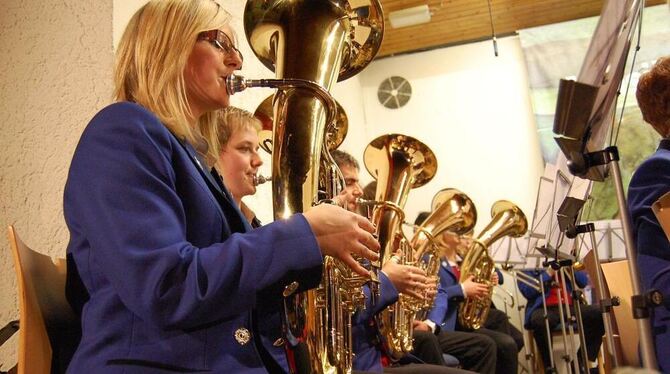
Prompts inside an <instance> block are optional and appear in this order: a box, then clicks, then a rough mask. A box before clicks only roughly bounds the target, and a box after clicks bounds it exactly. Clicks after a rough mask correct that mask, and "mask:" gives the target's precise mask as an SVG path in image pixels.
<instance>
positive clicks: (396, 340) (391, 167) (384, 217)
mask: <svg viewBox="0 0 670 374" xmlns="http://www.w3.org/2000/svg"><path fill="white" fill-rule="evenodd" d="M363 160H364V163H365V167H366V168H367V170H368V172H369V173H370V174H371V175H372V176H373V177H374V178H375V179H376V180H377V190H376V192H375V203H374V205H375V208H374V210H373V212H372V222H373V223H374V224H375V225H376V227H377V229H376V234H377V235H378V239H379V243H380V245H381V250H380V253H379V258H380V259H379V261H378V263H376V264H373V266H374V268H375V269H381V267H382V266H383V264H385V263H386V261H389V260H390V259H391V257H392V256H393V255H394V254H395V253H396V252H398V251H400V252H401V256H400V258H401V260H400V262H401V263H405V262H407V263H410V264H411V263H412V262H413V261H412V250H411V247H410V245H409V242H408V240H407V239H406V238H405V237H404V235H403V233H402V228H401V224H402V222H403V221H404V216H405V214H404V212H403V210H402V209H403V207H404V206H405V203H406V202H407V195H408V193H409V190H410V189H412V188H417V187H421V186H423V185H424V184H426V183H428V182H429V181H430V180H431V179H432V178H433V177H434V176H435V172H436V171H437V159H436V158H435V154H434V153H433V152H432V151H431V150H430V148H428V147H427V146H426V145H425V144H423V143H421V142H420V141H418V140H416V139H414V138H412V137H409V136H406V135H400V134H390V135H383V136H380V137H378V138H376V139H374V140H373V141H372V142H370V144H368V146H367V147H366V149H365V152H364V154H363ZM409 300H410V298H409V297H408V296H406V295H402V294H401V295H400V297H399V301H398V302H397V303H395V304H394V305H391V306H389V307H388V308H386V309H384V311H382V312H381V313H380V314H379V315H378V316H377V317H376V322H377V327H378V328H379V331H380V334H381V335H382V340H383V347H384V349H385V351H386V353H387V354H388V355H389V356H390V357H391V358H393V359H399V358H400V357H401V356H402V355H404V352H405V351H406V350H407V347H410V350H411V345H412V337H411V336H398V334H397V331H400V330H401V329H403V328H404V325H405V322H404V321H405V320H406V319H405V318H404V313H405V310H407V309H408V308H407V307H406V304H407V303H409V302H410V301H409Z"/></svg>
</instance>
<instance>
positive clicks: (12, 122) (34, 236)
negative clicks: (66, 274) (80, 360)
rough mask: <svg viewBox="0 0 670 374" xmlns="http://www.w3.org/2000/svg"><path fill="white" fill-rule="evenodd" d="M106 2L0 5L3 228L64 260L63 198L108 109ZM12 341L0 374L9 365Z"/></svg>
mask: <svg viewBox="0 0 670 374" xmlns="http://www.w3.org/2000/svg"><path fill="white" fill-rule="evenodd" d="M111 14H112V1H111V0H106V1H74V2H73V1H64V0H4V1H3V2H2V11H0V50H1V51H2V53H0V77H1V80H2V84H1V85H0V118H2V121H3V122H2V135H0V170H2V172H1V173H0V191H1V192H0V224H1V225H2V226H1V228H2V237H3V238H4V237H6V236H5V234H4V233H5V232H6V231H4V230H5V225H8V224H13V225H15V226H16V229H17V231H18V233H19V235H20V236H21V237H22V238H23V239H24V241H25V242H26V243H27V244H28V245H30V246H31V247H33V248H34V249H36V250H39V251H40V252H44V253H48V254H50V255H52V256H61V257H62V256H65V246H66V245H67V241H68V232H67V229H66V227H65V222H64V220H63V210H62V196H63V187H64V184H65V178H66V175H67V170H68V166H69V164H70V159H71V157H72V152H73V151H74V147H75V146H76V144H77V141H78V140H79V135H80V134H81V130H82V129H83V128H84V126H85V125H86V123H87V122H88V120H89V119H90V118H91V117H92V116H93V114H94V113H95V112H97V111H98V110H99V109H101V108H102V107H103V106H105V105H106V104H107V103H109V101H110V98H111V92H112V91H111V90H112V85H111V76H112V63H113V55H112V16H111ZM0 243H2V245H1V247H0V249H1V251H0V298H1V299H2V302H1V303H0V325H2V326H4V324H5V323H7V322H9V321H10V320H12V319H15V318H17V317H18V309H17V302H16V281H15V276H14V266H13V262H12V257H11V255H10V252H9V244H8V242H7V240H5V239H3V240H2V241H0ZM12 343H16V339H15V338H13V339H12V340H10V342H9V343H8V344H5V345H3V347H2V349H1V350H0V363H2V369H3V370H7V369H8V368H9V367H11V366H12V365H14V364H15V363H16V357H15V354H16V353H15V352H16V350H15V344H12Z"/></svg>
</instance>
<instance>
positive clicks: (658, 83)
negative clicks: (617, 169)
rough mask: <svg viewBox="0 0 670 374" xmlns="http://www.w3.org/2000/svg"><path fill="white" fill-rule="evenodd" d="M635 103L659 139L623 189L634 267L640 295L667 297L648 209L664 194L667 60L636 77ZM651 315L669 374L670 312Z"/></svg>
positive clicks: (656, 228)
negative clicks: (648, 292) (625, 190)
mask: <svg viewBox="0 0 670 374" xmlns="http://www.w3.org/2000/svg"><path fill="white" fill-rule="evenodd" d="M636 95H637V102H638V105H639V106H640V110H641V111H642V118H643V119H644V121H645V122H647V123H649V124H650V125H651V126H652V127H653V128H654V130H656V132H657V133H658V134H659V135H661V137H662V138H663V139H661V142H660V144H659V146H658V149H657V150H656V153H654V154H653V155H651V156H650V157H649V158H648V159H646V160H645V161H644V162H643V163H642V164H641V165H640V166H639V167H638V168H637V170H636V171H635V173H634V174H633V178H632V179H631V181H630V185H629V186H628V208H629V210H630V216H631V221H632V225H633V235H634V237H635V243H636V246H637V251H638V266H639V268H640V275H641V278H642V286H643V288H644V289H645V290H649V289H652V288H655V289H658V290H660V291H661V292H663V293H664V294H665V297H666V298H669V297H670V242H668V238H667V237H666V235H665V233H664V232H663V229H662V228H661V226H660V225H659V223H658V220H657V219H656V216H655V215H654V213H653V211H652V210H651V205H652V204H653V203H654V202H655V201H656V200H658V199H659V198H660V197H661V196H663V195H664V194H665V193H666V192H668V191H670V57H668V56H666V57H661V58H659V59H658V60H657V61H656V64H654V66H653V67H652V68H651V70H649V71H648V72H646V73H644V74H642V76H640V80H639V82H638V85H637V93H636ZM667 305H668V304H666V305H664V306H660V307H657V308H655V309H654V310H653V313H652V319H651V320H652V324H653V328H652V331H653V334H654V340H655V343H656V344H655V345H656V357H657V360H658V364H659V369H661V371H662V372H667V371H670V355H669V354H668V351H669V350H670V322H668V321H670V308H669V307H668V306H667Z"/></svg>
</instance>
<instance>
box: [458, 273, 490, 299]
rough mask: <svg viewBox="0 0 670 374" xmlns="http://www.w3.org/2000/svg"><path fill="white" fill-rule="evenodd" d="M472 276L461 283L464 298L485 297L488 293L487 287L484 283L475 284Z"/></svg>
mask: <svg viewBox="0 0 670 374" xmlns="http://www.w3.org/2000/svg"><path fill="white" fill-rule="evenodd" d="M473 278H474V275H471V276H469V277H468V279H466V280H465V282H463V292H464V293H465V297H466V298H471V297H473V298H481V297H484V296H487V295H488V293H489V286H488V285H486V284H484V283H477V282H475V281H473V280H472V279H473Z"/></svg>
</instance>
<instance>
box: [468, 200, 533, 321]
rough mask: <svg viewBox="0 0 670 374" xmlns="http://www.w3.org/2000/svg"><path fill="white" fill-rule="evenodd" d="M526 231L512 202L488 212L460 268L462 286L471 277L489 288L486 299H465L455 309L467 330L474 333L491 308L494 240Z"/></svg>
mask: <svg viewBox="0 0 670 374" xmlns="http://www.w3.org/2000/svg"><path fill="white" fill-rule="evenodd" d="M527 230H528V220H527V219H526V216H525V215H524V214H523V212H522V211H521V209H520V208H519V207H518V206H517V205H515V204H514V203H512V202H509V201H507V200H499V201H497V202H495V203H494V204H493V207H492V208H491V222H490V223H489V224H488V226H486V227H485V228H484V230H482V232H481V233H480V234H479V235H478V236H477V238H476V239H474V240H473V242H472V245H471V246H470V249H469V250H468V253H467V254H466V255H465V258H464V259H463V264H462V265H461V282H463V281H465V280H466V279H468V278H469V277H470V276H473V281H474V282H477V283H483V284H486V285H488V286H489V293H488V296H487V297H482V298H478V299H475V298H467V299H465V301H463V302H462V303H461V305H460V306H459V308H458V321H459V322H460V324H461V325H462V326H464V327H466V328H470V329H473V330H476V329H478V328H480V327H481V326H482V324H483V323H484V322H485V321H486V317H487V316H488V314H489V310H490V308H491V296H492V294H493V286H494V285H493V284H492V282H491V276H492V275H493V272H494V271H495V263H494V262H493V259H492V258H491V256H489V253H488V248H489V246H490V245H491V244H492V243H493V242H495V241H496V240H498V239H500V238H502V237H505V236H511V237H520V236H522V235H523V234H525V233H526V231H527Z"/></svg>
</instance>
